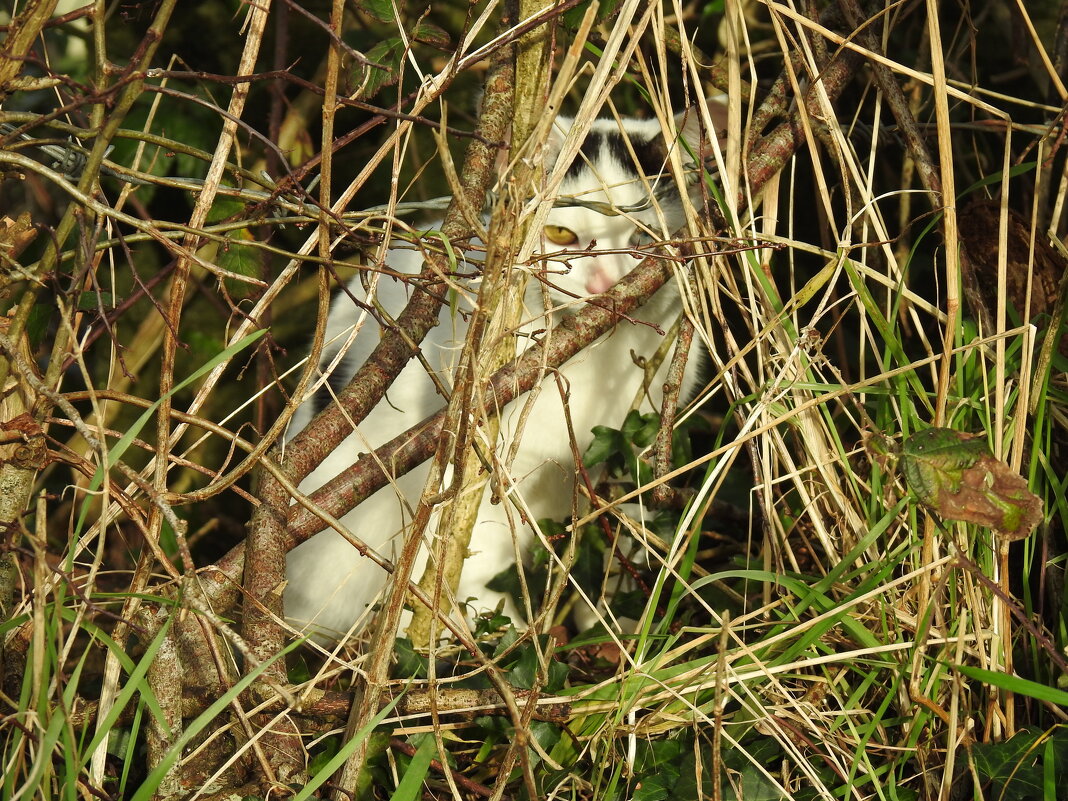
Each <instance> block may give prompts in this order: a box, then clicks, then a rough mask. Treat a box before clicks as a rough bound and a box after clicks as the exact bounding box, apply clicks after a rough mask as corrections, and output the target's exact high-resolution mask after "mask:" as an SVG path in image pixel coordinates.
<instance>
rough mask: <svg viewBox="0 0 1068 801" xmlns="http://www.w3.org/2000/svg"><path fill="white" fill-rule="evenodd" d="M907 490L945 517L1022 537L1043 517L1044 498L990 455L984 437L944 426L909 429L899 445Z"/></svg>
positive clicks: (1013, 537)
mask: <svg viewBox="0 0 1068 801" xmlns="http://www.w3.org/2000/svg"><path fill="white" fill-rule="evenodd" d="M901 467H902V470H903V471H904V473H905V479H906V481H907V482H908V485H909V489H910V490H912V492H913V494H914V495H915V496H916V497H917V498H918V499H919V500H920V502H921V503H923V504H924V505H926V506H928V507H930V508H931V509H932V510H933V511H935V512H937V513H938V514H939V515H940V516H941V517H943V518H945V519H947V520H962V521H964V522H966V523H976V524H978V525H981V526H986V527H988V528H992V529H994V530H995V531H997V532H998V533H1000V534H1002V535H1004V536H1005V537H1008V538H1009V539H1013V540H1018V539H1023V538H1024V537H1026V536H1027V535H1028V534H1030V533H1031V532H1032V531H1033V530H1034V529H1035V526H1037V525H1038V524H1039V523H1040V522H1041V520H1042V501H1041V499H1040V498H1039V497H1038V496H1037V495H1035V494H1034V493H1032V492H1031V491H1030V490H1028V489H1027V482H1026V481H1025V480H1024V478H1023V477H1022V476H1021V475H1020V474H1019V473H1015V472H1013V471H1012V469H1010V468H1009V466H1008V465H1007V464H1005V463H1004V462H1002V461H999V460H997V459H995V458H994V454H993V453H991V451H990V448H989V447H988V446H987V444H986V440H985V438H983V437H982V436H981V435H971V434H964V433H962V432H960V431H953V430H952V429H948V428H929V429H927V430H926V431H920V432H918V433H916V434H913V435H912V436H911V437H909V438H908V439H907V440H905V442H904V444H903V445H902V448H901Z"/></svg>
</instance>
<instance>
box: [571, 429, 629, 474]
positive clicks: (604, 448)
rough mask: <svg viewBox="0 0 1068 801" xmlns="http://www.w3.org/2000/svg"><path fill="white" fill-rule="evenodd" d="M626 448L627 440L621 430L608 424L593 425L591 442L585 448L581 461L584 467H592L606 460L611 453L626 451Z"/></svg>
mask: <svg viewBox="0 0 1068 801" xmlns="http://www.w3.org/2000/svg"><path fill="white" fill-rule="evenodd" d="M628 450H629V448H628V447H627V440H626V439H625V438H624V436H623V434H622V433H621V432H619V431H617V430H616V429H614V428H609V427H608V426H594V427H593V442H591V443H590V447H588V448H587V449H586V453H585V454H584V455H583V457H582V461H583V463H584V464H585V465H586V467H594V466H595V465H599V464H601V463H602V462H606V461H608V459H609V458H610V457H612V456H613V455H615V454H617V453H626V452H627V451H628Z"/></svg>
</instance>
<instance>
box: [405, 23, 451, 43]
mask: <svg viewBox="0 0 1068 801" xmlns="http://www.w3.org/2000/svg"><path fill="white" fill-rule="evenodd" d="M412 38H413V39H415V41H417V42H422V43H423V44H426V45H430V46H431V47H437V48H439V49H441V50H451V49H452V38H451V37H450V36H449V34H448V33H447V32H446V31H445V29H444V28H441V27H439V26H437V25H435V24H434V23H433V22H425V21H424V22H420V23H419V24H418V25H416V26H415V30H413V31H412Z"/></svg>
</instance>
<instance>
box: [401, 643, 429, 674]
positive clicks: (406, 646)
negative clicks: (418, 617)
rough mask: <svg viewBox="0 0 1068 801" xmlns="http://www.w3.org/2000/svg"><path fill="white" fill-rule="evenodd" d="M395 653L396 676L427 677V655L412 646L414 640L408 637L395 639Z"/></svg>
mask: <svg viewBox="0 0 1068 801" xmlns="http://www.w3.org/2000/svg"><path fill="white" fill-rule="evenodd" d="M393 654H394V656H395V657H396V660H397V664H396V667H395V668H394V670H393V674H394V676H396V677H397V678H402V679H423V678H426V675H427V674H426V668H427V660H426V657H425V656H423V655H422V654H420V653H419V652H418V651H416V650H415V648H413V647H412V641H411V640H409V639H408V638H407V637H398V638H397V639H396V640H394V641H393Z"/></svg>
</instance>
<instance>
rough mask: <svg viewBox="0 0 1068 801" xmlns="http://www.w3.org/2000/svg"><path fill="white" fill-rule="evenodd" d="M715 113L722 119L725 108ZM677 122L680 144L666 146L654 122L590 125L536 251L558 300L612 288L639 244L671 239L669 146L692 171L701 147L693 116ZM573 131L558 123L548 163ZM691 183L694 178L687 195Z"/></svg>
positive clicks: (676, 203) (674, 221) (676, 211)
mask: <svg viewBox="0 0 1068 801" xmlns="http://www.w3.org/2000/svg"><path fill="white" fill-rule="evenodd" d="M711 105H713V104H710V106H711ZM717 105H719V104H717ZM718 110H722V111H724V112H725V110H726V106H725V105H719V108H718ZM677 123H678V129H679V130H680V132H681V136H682V137H684V139H685V144H684V143H683V142H682V141H680V142H676V143H669V142H668V141H666V140H665V138H664V134H663V131H662V129H661V126H660V124H659V123H658V122H657V121H655V120H636V119H624V120H621V121H617V120H614V119H602V120H597V121H595V122H594V123H593V125H592V126H591V128H590V130H589V133H588V134H587V136H586V139H585V140H584V141H583V143H582V147H581V149H580V151H579V153H578V155H577V156H576V157H575V159H574V161H572V162H571V164H570V165H568V168H567V173H566V176H565V178H564V180H563V182H562V183H561V185H560V188H559V192H558V200H557V203H556V205H554V207H553V208H552V210H551V211H550V212H549V216H548V218H547V220H546V224H545V226H544V227H543V229H542V231H541V245H540V248H539V251H540V253H542V254H546V255H547V256H548V257H549V258H548V259H546V261H545V262H544V265H545V282H546V284H547V285H548V286H549V287H550V288H551V289H553V290H555V291H554V292H553V295H554V296H557V297H558V299H559V300H564V298H566V297H570V298H585V297H590V296H592V295H599V294H600V293H602V292H606V291H607V290H609V289H611V288H612V287H613V286H614V285H615V284H616V282H617V281H619V280H620V279H621V278H622V277H623V276H624V275H626V274H627V273H628V272H630V271H631V270H633V269H634V267H636V266H637V265H638V263H639V262H640V261H641V259H642V258H644V257H645V256H646V255H648V250H645V251H643V250H641V248H642V246H643V245H647V244H649V243H650V242H655V241H661V240H664V239H667V238H669V237H670V236H671V235H672V234H673V233H675V231H676V230H677V229H678V228H679V227H680V226H681V225H682V224H683V222H684V220H683V219H682V215H681V204H680V199H679V191H680V190H679V188H678V187H677V186H676V185H675V183H674V180H673V179H672V177H671V175H670V171H669V168H668V153H669V147H678V148H682V150H681V153H680V155H681V160H682V163H683V164H688V165H690V166H691V167H692V166H693V157H692V156H691V153H701V152H702V147H701V143H700V130H699V129H700V126H699V125H698V124H697V114H696V112H695V111H690V112H687V113H685V115H680V117H679V119H677ZM571 124H572V120H570V119H568V118H558V119H557V121H556V125H555V126H554V132H553V137H552V138H551V139H550V141H549V142H548V146H547V148H546V151H547V153H548V160H549V161H550V163H552V162H555V160H556V151H557V150H558V149H559V146H560V143H562V141H563V137H564V135H565V133H566V132H567V130H568V128H569V127H570V126H571ZM716 124H717V125H718V124H719V120H717V121H716ZM716 135H720V132H719V131H717V132H716ZM697 182H698V178H697V176H696V175H693V176H692V177H691V183H690V190H691V191H692V190H693V187H694V186H696V185H697ZM572 254H573V255H572Z"/></svg>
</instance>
